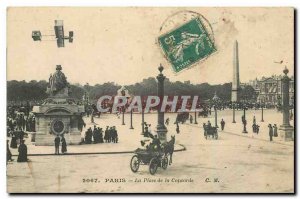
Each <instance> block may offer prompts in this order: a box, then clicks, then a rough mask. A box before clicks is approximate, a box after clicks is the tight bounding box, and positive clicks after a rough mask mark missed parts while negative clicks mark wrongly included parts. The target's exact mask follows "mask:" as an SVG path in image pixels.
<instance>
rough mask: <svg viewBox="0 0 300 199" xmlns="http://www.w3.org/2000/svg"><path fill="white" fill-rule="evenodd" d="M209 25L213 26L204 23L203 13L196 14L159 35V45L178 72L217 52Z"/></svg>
mask: <svg viewBox="0 0 300 199" xmlns="http://www.w3.org/2000/svg"><path fill="white" fill-rule="evenodd" d="M207 27H209V28H210V27H211V26H206V25H205V24H204V22H203V19H202V18H201V15H195V16H194V17H192V18H191V19H190V20H188V21H186V22H185V23H183V24H181V25H179V26H177V27H175V28H173V29H171V30H169V31H167V32H166V33H164V34H162V35H160V36H159V37H158V42H159V45H160V47H161V49H162V51H163V53H164V55H165V57H166V58H167V60H168V61H169V63H170V64H171V65H172V68H173V70H174V71H175V72H176V73H177V72H180V71H182V70H184V69H186V68H188V67H190V66H191V65H193V64H194V63H197V62H199V61H201V60H203V59H206V58H207V57H209V56H210V55H211V54H212V53H214V52H216V50H217V49H216V46H215V44H214V39H213V38H212V34H211V32H212V31H211V30H208V28H207Z"/></svg>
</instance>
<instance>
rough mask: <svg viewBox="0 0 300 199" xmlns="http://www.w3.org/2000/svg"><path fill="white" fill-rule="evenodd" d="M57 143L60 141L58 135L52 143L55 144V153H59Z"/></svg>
mask: <svg viewBox="0 0 300 199" xmlns="http://www.w3.org/2000/svg"><path fill="white" fill-rule="evenodd" d="M59 143H60V137H59V135H56V137H55V139H54V145H55V154H57V155H58V154H59Z"/></svg>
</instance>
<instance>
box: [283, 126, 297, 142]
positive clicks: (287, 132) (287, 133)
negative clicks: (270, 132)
mask: <svg viewBox="0 0 300 199" xmlns="http://www.w3.org/2000/svg"><path fill="white" fill-rule="evenodd" d="M279 134H280V137H281V138H282V139H283V140H284V141H294V127H293V126H290V125H281V126H280V128H279Z"/></svg>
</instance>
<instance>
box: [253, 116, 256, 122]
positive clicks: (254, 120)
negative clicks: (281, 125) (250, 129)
mask: <svg viewBox="0 0 300 199" xmlns="http://www.w3.org/2000/svg"><path fill="white" fill-rule="evenodd" d="M253 124H256V119H255V115H254V116H253Z"/></svg>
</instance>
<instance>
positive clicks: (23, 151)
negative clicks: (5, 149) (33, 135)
mask: <svg viewBox="0 0 300 199" xmlns="http://www.w3.org/2000/svg"><path fill="white" fill-rule="evenodd" d="M24 142H25V140H21V144H20V146H19V149H18V152H19V155H18V160H17V161H18V162H27V161H28V159H27V146H26V144H24Z"/></svg>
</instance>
